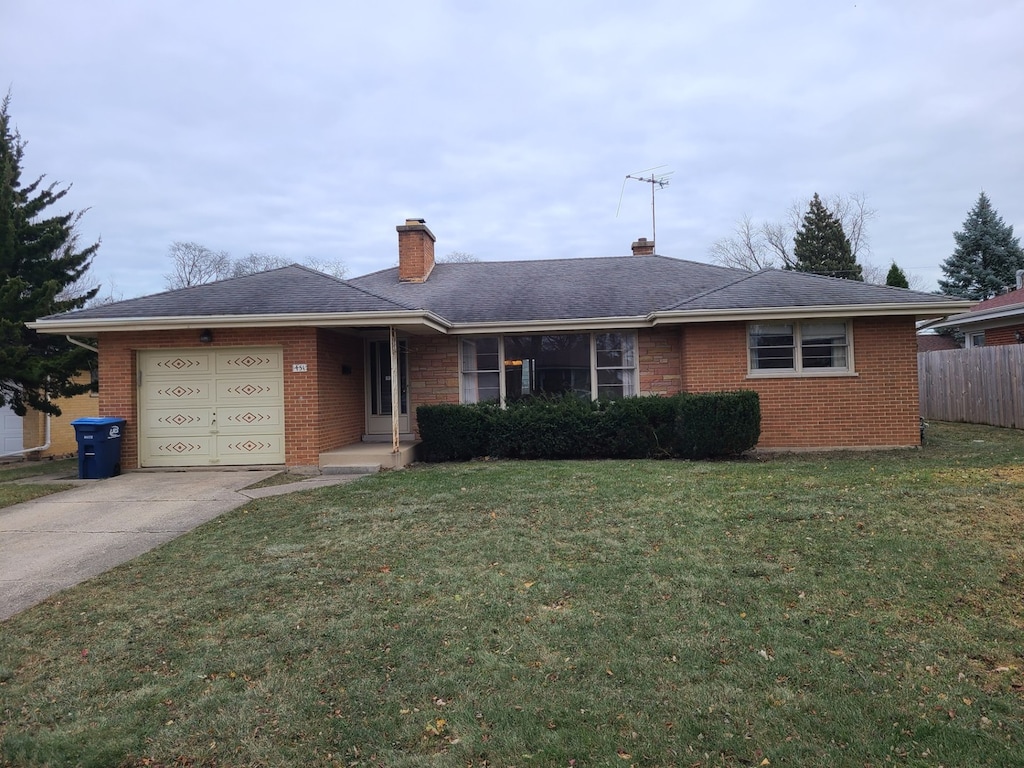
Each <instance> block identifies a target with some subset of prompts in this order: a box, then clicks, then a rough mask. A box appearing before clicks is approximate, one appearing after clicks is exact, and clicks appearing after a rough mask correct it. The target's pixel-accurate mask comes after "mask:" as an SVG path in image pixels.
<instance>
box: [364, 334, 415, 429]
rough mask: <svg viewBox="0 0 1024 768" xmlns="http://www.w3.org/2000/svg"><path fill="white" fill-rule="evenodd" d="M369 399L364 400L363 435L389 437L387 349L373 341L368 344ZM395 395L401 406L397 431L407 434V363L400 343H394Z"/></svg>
mask: <svg viewBox="0 0 1024 768" xmlns="http://www.w3.org/2000/svg"><path fill="white" fill-rule="evenodd" d="M368 354H369V358H370V359H369V361H368V362H369V364H368V365H367V370H368V371H369V372H370V375H369V388H370V392H369V397H367V398H366V401H367V404H368V406H369V413H368V414H367V418H366V432H367V434H369V435H390V434H391V413H392V410H391V345H390V342H389V341H388V340H387V339H374V340H372V341H370V342H369V344H368ZM398 371H399V377H398V392H399V399H400V400H401V406H400V410H399V419H398V431H399V432H401V433H402V434H406V433H408V432H409V361H408V348H407V345H406V343H405V341H404V340H402V339H399V340H398Z"/></svg>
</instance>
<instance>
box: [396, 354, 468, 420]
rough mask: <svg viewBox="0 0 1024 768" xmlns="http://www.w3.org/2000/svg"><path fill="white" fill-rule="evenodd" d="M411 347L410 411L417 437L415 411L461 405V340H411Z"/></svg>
mask: <svg viewBox="0 0 1024 768" xmlns="http://www.w3.org/2000/svg"><path fill="white" fill-rule="evenodd" d="M408 345H409V409H410V410H411V411H412V419H411V426H412V430H413V431H414V432H415V433H416V434H417V435H418V434H419V427H418V425H417V424H416V408H417V407H419V406H421V405H434V404H437V403H458V402H459V340H458V338H456V337H454V336H412V337H410V338H409V341H408Z"/></svg>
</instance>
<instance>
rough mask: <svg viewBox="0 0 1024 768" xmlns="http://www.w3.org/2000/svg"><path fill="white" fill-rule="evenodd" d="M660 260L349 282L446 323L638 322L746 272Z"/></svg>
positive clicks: (446, 268) (484, 267)
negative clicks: (605, 319) (405, 280)
mask: <svg viewBox="0 0 1024 768" xmlns="http://www.w3.org/2000/svg"><path fill="white" fill-rule="evenodd" d="M746 274H747V273H746V272H739V271H737V270H733V269H727V268H725V267H716V266H713V265H711V264H701V263H698V262H693V261H682V260H679V259H670V258H666V257H664V256H616V257H608V258H597V259H553V260H547V261H479V262H469V263H457V264H438V265H436V266H435V267H434V271H433V272H431V273H430V277H429V278H428V279H427V281H426V282H425V283H401V282H399V281H398V269H397V267H396V268H394V269H386V270H383V271H382V272H375V273H373V274H370V275H365V276H363V277H357V278H355V279H354V280H351V281H350V282H351V283H352V284H353V285H357V286H359V287H361V288H365V289H367V290H369V291H371V292H373V293H375V294H377V295H380V296H385V297H387V298H389V299H391V300H392V301H395V302H397V303H400V304H407V305H410V304H411V305H415V306H416V307H417V308H419V309H430V310H432V311H434V312H435V313H436V314H438V315H441V316H442V317H444V318H446V319H448V320H450V321H451V322H453V323H486V322H528V321H530V320H562V319H565V320H580V319H587V318H601V317H644V316H646V315H648V314H649V313H651V312H654V311H655V310H658V309H663V308H665V307H668V306H671V305H673V304H676V303H678V302H679V301H680V300H682V299H686V298H690V297H693V296H696V295H699V294H701V293H704V292H706V291H708V290H710V289H713V288H717V287H721V286H724V285H727V284H729V283H731V282H733V281H735V280H736V279H738V278H739V277H741V276H743V275H746Z"/></svg>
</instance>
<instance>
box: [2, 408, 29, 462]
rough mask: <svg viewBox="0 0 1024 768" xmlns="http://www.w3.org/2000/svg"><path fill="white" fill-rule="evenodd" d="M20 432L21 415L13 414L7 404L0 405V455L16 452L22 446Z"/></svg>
mask: <svg viewBox="0 0 1024 768" xmlns="http://www.w3.org/2000/svg"><path fill="white" fill-rule="evenodd" d="M21 434H22V433H21V416H15V415H14V411H12V410H11V407H10V406H8V405H4V406H0V456H3V455H4V454H5V453H16V452H18V451H20V450H21V449H22V448H23V447H24V446H23V445H22V443H21Z"/></svg>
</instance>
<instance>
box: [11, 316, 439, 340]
mask: <svg viewBox="0 0 1024 768" xmlns="http://www.w3.org/2000/svg"><path fill="white" fill-rule="evenodd" d="M26 325H27V326H28V327H29V328H31V329H33V330H35V331H39V332H40V333H59V334H75V335H82V334H92V333H107V332H112V331H136V332H137V331H172V330H195V329H202V328H282V327H290V328H295V327H313V328H366V327H367V326H373V327H381V326H394V327H396V328H406V329H420V330H428V331H434V332H436V333H447V332H448V329H449V328H450V326H451V324H450V323H449V322H448V321H446V320H444V319H443V318H441V317H439V316H438V315H435V314H434V313H433V312H417V311H409V312H358V313H345V314H338V315H320V314H312V313H311V314H281V315H196V316H181V317H117V318H89V319H85V318H83V319H80V320H75V319H67V320H62V319H60V318H54V319H52V320H36V321H35V322H34V323H26Z"/></svg>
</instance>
